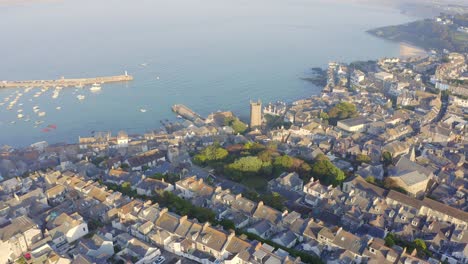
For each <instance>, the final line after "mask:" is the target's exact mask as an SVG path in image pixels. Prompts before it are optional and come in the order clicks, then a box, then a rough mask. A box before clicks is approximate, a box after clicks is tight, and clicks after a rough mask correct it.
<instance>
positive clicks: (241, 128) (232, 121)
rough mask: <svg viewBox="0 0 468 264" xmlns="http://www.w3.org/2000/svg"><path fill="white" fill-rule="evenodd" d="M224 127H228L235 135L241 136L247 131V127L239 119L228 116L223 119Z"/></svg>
mask: <svg viewBox="0 0 468 264" xmlns="http://www.w3.org/2000/svg"><path fill="white" fill-rule="evenodd" d="M224 125H225V126H230V127H232V129H233V130H234V133H236V134H242V133H244V132H245V131H246V130H247V125H246V124H244V123H243V122H242V121H240V120H239V118H236V117H233V116H230V117H226V118H225V119H224Z"/></svg>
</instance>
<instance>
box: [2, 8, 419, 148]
mask: <svg viewBox="0 0 468 264" xmlns="http://www.w3.org/2000/svg"><path fill="white" fill-rule="evenodd" d="M11 2H12V3H8V1H6V2H4V3H3V4H1V5H0V17H1V19H0V34H1V38H0V39H1V41H0V62H1V63H0V81H2V80H31V79H38V80H45V79H58V78H62V77H65V78H81V77H96V76H106V75H119V74H123V73H124V72H125V71H127V72H128V74H131V75H132V76H133V77H134V80H133V81H131V82H126V83H115V84H103V85H102V89H101V91H99V92H97V93H93V92H91V91H90V90H89V87H85V88H74V87H69V88H63V89H62V90H61V91H60V94H59V96H58V97H57V98H55V99H54V98H52V94H53V90H54V89H53V88H52V89H48V90H47V91H45V92H43V93H40V95H39V96H37V97H35V96H34V95H35V94H36V93H37V92H39V91H40V90H41V88H40V87H38V88H34V89H31V90H29V91H27V92H26V91H25V90H24V89H0V104H1V103H4V104H3V105H2V106H0V146H1V145H11V146H15V147H25V146H28V145H30V144H32V143H34V142H38V141H43V140H45V141H47V142H49V143H50V144H53V143H61V142H68V143H75V142H77V141H78V138H79V136H82V137H87V136H92V135H93V133H95V132H96V131H111V132H112V133H113V134H115V133H117V132H118V131H120V130H125V131H126V132H127V133H129V134H137V133H138V134H140V133H145V132H147V131H151V130H155V129H159V128H160V127H161V123H162V122H165V121H166V120H168V121H173V120H177V118H176V115H175V114H174V113H172V112H171V106H172V105H174V104H185V105H187V106H188V107H190V108H191V109H193V110H194V111H196V112H198V113H199V114H201V115H208V114H210V113H212V112H216V111H220V110H221V111H227V110H229V111H233V112H234V113H235V114H236V115H238V116H239V117H240V118H241V119H243V120H245V121H247V119H248V112H249V101H250V100H257V99H259V100H261V101H262V102H264V103H267V102H270V101H272V102H274V101H278V100H280V101H285V102H291V101H294V100H296V99H299V98H303V97H308V96H311V95H315V94H317V93H319V92H320V91H321V89H322V87H317V86H315V85H313V84H311V83H310V82H307V81H304V80H302V79H301V78H302V77H307V76H310V74H311V68H313V67H326V65H327V64H328V62H330V61H340V62H351V61H355V60H370V59H376V58H380V57H393V56H400V55H401V50H402V48H401V45H400V44H399V43H393V42H388V41H386V40H382V39H379V38H376V37H373V36H371V35H369V34H368V33H366V30H369V29H372V28H375V27H380V26H386V25H394V24H400V23H404V22H409V21H413V20H416V19H417V18H415V17H411V16H408V15H405V14H402V13H401V12H400V11H399V10H397V9H393V8H391V7H385V6H378V5H370V4H360V3H359V2H355V1H346V0H133V1H130V0H99V1H96V0H79V1H78V0H66V1H65V0H49V1H40V0H38V1H18V2H19V3H17V1H11ZM20 93H21V94H22V95H21V96H19V98H18V100H17V102H16V104H15V105H14V106H13V107H12V109H11V110H7V106H8V104H9V102H11V101H12V100H13V99H14V98H16V97H17V96H18V94H20ZM78 95H83V96H84V99H83V100H79V99H78V98H77V96H78ZM6 99H8V100H7V101H5V100H6ZM35 106H36V108H38V109H39V111H37V110H36V112H37V113H36V112H34V111H33V108H34V107H35ZM142 109H144V110H146V112H142V111H141V110H142ZM18 111H19V112H18ZM39 112H44V116H42V117H40V116H38V113H39ZM18 114H22V115H23V118H18V117H17V116H18Z"/></svg>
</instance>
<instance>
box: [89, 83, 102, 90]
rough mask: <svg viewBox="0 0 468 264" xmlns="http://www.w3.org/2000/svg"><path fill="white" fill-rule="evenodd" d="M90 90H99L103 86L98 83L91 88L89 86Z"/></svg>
mask: <svg viewBox="0 0 468 264" xmlns="http://www.w3.org/2000/svg"><path fill="white" fill-rule="evenodd" d="M89 90H90V91H91V92H99V91H101V86H100V85H99V84H97V83H95V84H93V86H91V88H89Z"/></svg>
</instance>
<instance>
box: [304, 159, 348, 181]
mask: <svg viewBox="0 0 468 264" xmlns="http://www.w3.org/2000/svg"><path fill="white" fill-rule="evenodd" d="M312 175H314V176H316V177H317V178H318V179H319V180H320V182H321V183H322V184H325V185H330V184H333V185H335V186H336V185H339V184H340V183H341V182H343V181H344V180H345V178H346V176H345V174H344V172H343V171H342V170H340V169H339V168H337V167H336V166H335V165H333V163H331V161H329V160H327V159H323V160H318V161H316V162H315V163H314V164H313V165H312Z"/></svg>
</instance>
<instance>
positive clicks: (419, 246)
mask: <svg viewBox="0 0 468 264" xmlns="http://www.w3.org/2000/svg"><path fill="white" fill-rule="evenodd" d="M413 242H414V245H415V247H416V249H419V250H422V251H425V250H427V246H426V242H424V240H422V239H419V238H417V239H415V240H414V241H413Z"/></svg>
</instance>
